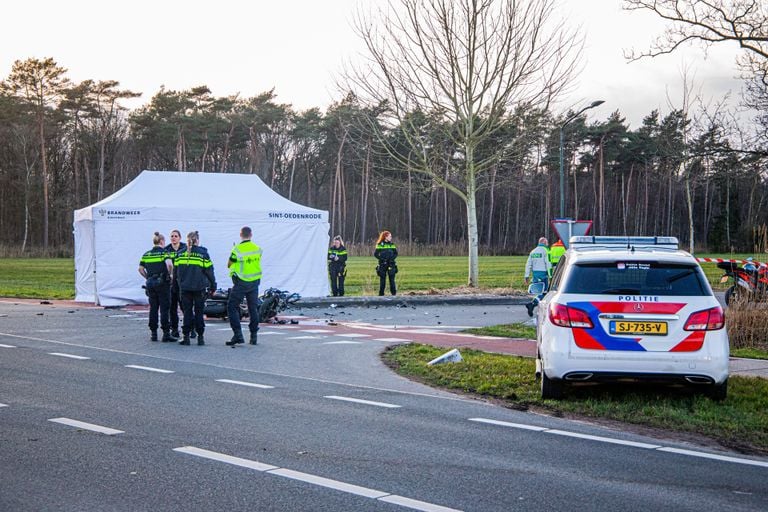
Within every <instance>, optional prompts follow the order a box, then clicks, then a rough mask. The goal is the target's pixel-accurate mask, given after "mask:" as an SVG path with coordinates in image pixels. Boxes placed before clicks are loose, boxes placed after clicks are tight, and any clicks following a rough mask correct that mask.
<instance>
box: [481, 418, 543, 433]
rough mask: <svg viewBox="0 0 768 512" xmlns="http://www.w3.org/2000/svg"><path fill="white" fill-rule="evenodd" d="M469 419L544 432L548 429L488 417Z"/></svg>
mask: <svg viewBox="0 0 768 512" xmlns="http://www.w3.org/2000/svg"><path fill="white" fill-rule="evenodd" d="M469 421H475V422H477V423H487V424H489V425H499V426H500V427H511V428H519V429H523V430H533V431H535V432H542V431H544V430H547V429H546V427H537V426H536V425H526V424H524V423H509V422H507V421H499V420H489V419H487V418H469Z"/></svg>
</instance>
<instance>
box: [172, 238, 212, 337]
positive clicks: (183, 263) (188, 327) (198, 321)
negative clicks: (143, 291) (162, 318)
mask: <svg viewBox="0 0 768 512" xmlns="http://www.w3.org/2000/svg"><path fill="white" fill-rule="evenodd" d="M199 243H200V235H199V234H198V232H197V231H192V232H190V233H189V234H188V235H187V250H186V251H185V252H182V253H181V254H179V256H178V257H177V258H176V274H177V277H178V280H179V290H180V292H181V309H182V311H183V312H184V323H183V324H182V334H183V335H184V337H183V339H182V340H181V343H180V344H181V345H189V337H190V333H191V332H192V329H193V327H194V330H195V331H197V344H198V345H205V338H204V337H203V333H204V332H205V318H204V317H203V309H204V308H205V296H206V288H207V289H208V292H209V293H213V292H215V291H216V276H215V275H214V273H213V263H212V262H211V257H210V256H209V255H208V249H206V248H205V247H202V246H200V245H198V244H199ZM193 324H194V325H193Z"/></svg>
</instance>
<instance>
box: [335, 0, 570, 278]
mask: <svg viewBox="0 0 768 512" xmlns="http://www.w3.org/2000/svg"><path fill="white" fill-rule="evenodd" d="M555 6H556V2H555V0H530V1H527V2H522V1H519V0H390V2H389V3H388V5H387V6H384V7H380V8H378V9H375V10H374V11H373V12H368V13H365V12H362V11H361V12H360V13H359V14H358V17H357V19H356V29H357V30H358V32H359V34H360V36H361V37H362V39H363V41H364V42H365V44H366V47H367V50H368V52H369V54H370V60H369V61H368V63H367V65H362V66H357V67H353V68H352V69H350V70H348V71H347V73H346V74H345V75H346V78H347V84H346V85H347V86H349V87H350V88H352V89H355V90H356V92H357V93H358V94H359V95H360V98H361V100H363V101H367V102H370V104H371V105H377V106H383V107H384V108H385V111H384V112H383V114H382V116H381V121H382V126H383V128H384V130H381V131H379V133H378V139H379V142H380V143H381V144H382V145H383V147H384V148H385V149H386V151H387V153H388V154H389V156H390V158H392V159H393V160H394V161H395V162H397V165H399V166H400V167H401V168H402V169H405V168H406V167H407V166H408V165H409V163H410V169H411V170H413V171H414V172H420V173H424V174H427V175H428V176H430V177H431V178H432V180H434V181H435V182H436V183H437V184H439V185H440V186H443V187H445V188H446V189H447V190H450V191H451V192H453V193H454V194H456V195H457V196H458V197H459V198H461V200H462V201H463V202H464V203H465V205H466V215H467V233H468V237H467V238H468V245H469V272H468V273H469V276H468V283H469V285H470V286H477V285H478V273H479V269H478V223H477V207H476V194H477V188H478V176H479V175H481V174H482V173H485V172H487V171H489V170H491V169H493V166H494V165H495V164H497V162H498V161H499V159H500V157H501V156H502V155H501V154H500V152H501V151H503V149H502V148H499V149H496V150H488V149H487V147H486V148H483V149H484V150H483V151H479V149H480V148H481V146H482V145H483V143H484V142H485V141H488V140H489V138H490V137H492V136H493V134H494V133H495V132H497V131H498V130H499V129H500V128H501V127H502V126H503V123H504V121H505V116H506V115H507V113H508V112H510V111H511V110H512V109H514V108H515V107H516V106H521V105H527V106H528V107H529V108H535V107H537V106H546V105H548V104H549V102H550V101H552V99H553V98H554V97H555V96H556V95H557V94H558V93H560V92H562V91H563V89H564V88H565V86H566V85H567V84H568V82H569V79H570V78H571V75H572V74H573V72H574V70H575V67H576V63H577V61H578V57H579V55H580V51H581V48H582V39H581V37H580V36H579V35H578V33H577V31H575V30H570V29H567V28H566V27H565V24H564V23H563V22H562V21H560V20H555V19H553V18H554V11H555ZM414 112H416V113H423V114H425V115H426V116H427V117H428V118H429V119H433V120H435V121H436V122H435V126H438V127H441V128H442V134H441V135H442V138H443V140H444V142H445V145H446V146H449V147H451V148H452V153H453V155H452V156H451V155H449V156H450V158H449V159H448V160H449V162H448V164H449V165H450V166H451V167H452V169H451V171H450V172H444V169H442V168H441V167H439V166H437V165H435V161H436V160H437V158H435V144H434V143H435V141H434V139H433V137H428V136H426V135H425V133H424V126H423V125H421V124H419V123H416V122H414V119H418V118H421V119H423V116H421V117H420V116H413V113H414ZM387 129H388V130H390V131H394V130H398V131H399V136H398V137H397V140H398V142H399V143H400V144H398V145H395V144H392V140H393V138H390V137H388V136H387V131H386V130H387ZM402 141H405V147H403V144H402ZM443 156H444V155H443Z"/></svg>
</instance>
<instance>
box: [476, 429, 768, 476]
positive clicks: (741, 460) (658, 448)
mask: <svg viewBox="0 0 768 512" xmlns="http://www.w3.org/2000/svg"><path fill="white" fill-rule="evenodd" d="M468 420H469V421H476V422H478V423H487V424H489V425H499V426H502V427H512V428H520V429H524V430H534V431H536V432H543V433H545V434H555V435H559V436H567V437H575V438H579V439H586V440H589V441H598V442H601V443H611V444H619V445H624V446H631V447H633V448H643V449H646V450H655V451H658V452H666V453H676V454H678V455H688V456H690V457H701V458H703V459H711V460H719V461H722V462H732V463H735V464H745V465H748V466H759V467H763V468H768V462H764V461H759V460H752V459H744V458H742V457H731V456H728V455H717V454H714V453H707V452H699V451H695V450H684V449H682V448H673V447H671V446H661V445H658V444H650V443H640V442H637V441H626V440H624V439H616V438H613V437H603V436H593V435H590V434H581V433H579V432H570V431H567V430H558V429H551V428H545V427H539V426H536V425H526V424H523V423H509V422H506V421H499V420H490V419H487V418H468Z"/></svg>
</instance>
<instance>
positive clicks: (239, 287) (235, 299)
mask: <svg viewBox="0 0 768 512" xmlns="http://www.w3.org/2000/svg"><path fill="white" fill-rule="evenodd" d="M260 282H261V279H257V280H255V281H243V280H241V279H240V278H238V277H237V276H232V284H233V286H232V289H231V290H229V300H228V301H227V316H228V317H229V326H230V327H232V332H233V333H235V334H237V333H242V327H241V326H240V303H241V302H242V301H243V297H245V301H246V302H247V303H248V316H249V322H248V329H250V331H251V334H256V331H258V330H259V283H260Z"/></svg>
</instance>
